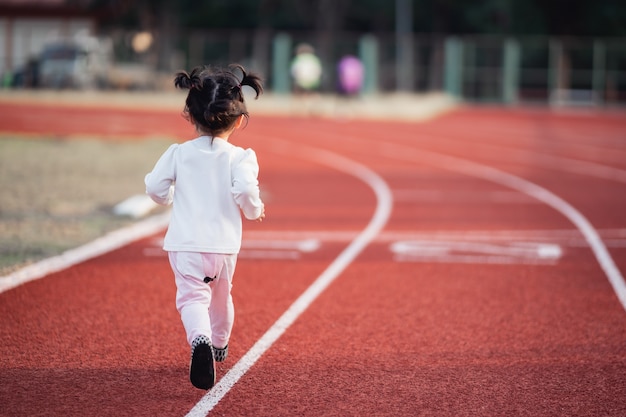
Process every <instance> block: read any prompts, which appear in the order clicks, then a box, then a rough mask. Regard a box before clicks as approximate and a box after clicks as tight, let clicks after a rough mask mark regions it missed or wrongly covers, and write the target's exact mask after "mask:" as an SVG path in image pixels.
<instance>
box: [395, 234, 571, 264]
mask: <svg viewBox="0 0 626 417" xmlns="http://www.w3.org/2000/svg"><path fill="white" fill-rule="evenodd" d="M389 250H390V251H391V252H392V253H393V254H394V260H396V261H399V262H442V263H475V264H478V263H481V264H533V265H555V264H556V261H557V260H558V259H559V258H561V256H562V255H563V250H562V249H561V247H560V246H559V245H556V244H553V243H536V242H497V243H492V242H488V243H486V242H473V241H460V242H459V241H441V240H439V241H437V240H435V241H433V240H401V241H397V242H394V243H392V244H391V245H389Z"/></svg>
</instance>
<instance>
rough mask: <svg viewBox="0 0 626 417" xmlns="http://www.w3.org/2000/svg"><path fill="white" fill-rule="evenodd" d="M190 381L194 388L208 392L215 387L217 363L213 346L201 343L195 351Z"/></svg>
mask: <svg viewBox="0 0 626 417" xmlns="http://www.w3.org/2000/svg"><path fill="white" fill-rule="evenodd" d="M189 379H190V380H191V383H192V384H193V386H194V387H196V388H200V389H204V390H208V389H211V388H212V387H213V385H215V361H214V359H213V352H212V351H211V346H210V345H208V344H206V343H201V344H199V345H198V346H196V348H195V349H194V351H193V356H192V357H191V366H190V369H189Z"/></svg>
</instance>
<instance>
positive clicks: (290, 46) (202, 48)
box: [0, 0, 626, 106]
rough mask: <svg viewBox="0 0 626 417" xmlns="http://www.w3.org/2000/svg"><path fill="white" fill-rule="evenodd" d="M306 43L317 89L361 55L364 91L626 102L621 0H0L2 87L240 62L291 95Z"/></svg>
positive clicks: (157, 82) (331, 86) (136, 78)
mask: <svg viewBox="0 0 626 417" xmlns="http://www.w3.org/2000/svg"><path fill="white" fill-rule="evenodd" d="M303 44H307V45H308V46H309V47H310V48H311V50H312V51H313V53H314V54H315V56H316V57H317V58H318V59H319V63H320V64H321V77H320V79H319V82H318V83H316V84H315V86H314V87H312V88H314V89H315V90H317V91H318V92H320V93H337V92H340V87H341V85H340V84H341V81H342V80H341V79H340V75H339V69H338V65H339V63H340V61H341V60H342V58H345V57H356V58H357V59H358V61H359V62H360V64H361V65H362V70H363V71H362V77H361V78H360V79H358V88H357V89H356V90H352V93H355V94H359V95H371V94H379V93H393V92H403V93H423V92H433V91H436V92H444V93H446V94H449V95H450V96H453V97H455V98H458V99H460V100H464V101H470V102H491V103H506V104H516V103H546V104H574V105H594V106H595V105H598V106H623V105H624V104H626V2H625V1H623V0H595V1H589V0H476V1H472V2H468V1H464V0H205V1H201V0H193V1H192V0H177V1H166V0H126V1H123V0H0V62H1V66H0V73H1V75H2V79H1V80H2V86H3V88H5V89H37V88H46V89H50V88H52V89H103V90H104V89H106V90H166V89H171V88H172V87H171V77H172V72H173V71H177V70H180V69H190V68H192V67H193V66H196V65H200V64H220V65H221V64H228V63H232V62H238V63H241V64H243V65H244V66H246V67H249V68H251V69H253V70H255V71H257V72H260V73H261V74H262V75H263V77H264V78H265V80H266V85H267V87H268V90H270V91H271V92H273V93H276V94H288V93H291V92H292V91H294V79H293V73H292V69H291V65H292V63H293V59H294V57H295V54H296V50H297V48H298V47H299V46H302V45H303ZM344 92H345V91H344Z"/></svg>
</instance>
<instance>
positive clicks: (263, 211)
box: [255, 207, 265, 223]
mask: <svg viewBox="0 0 626 417" xmlns="http://www.w3.org/2000/svg"><path fill="white" fill-rule="evenodd" d="M264 218H265V207H263V209H261V215H260V216H259V217H257V218H256V220H255V221H257V222H259V223H261V222H262V221H263V219H264Z"/></svg>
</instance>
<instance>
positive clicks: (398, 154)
mask: <svg viewBox="0 0 626 417" xmlns="http://www.w3.org/2000/svg"><path fill="white" fill-rule="evenodd" d="M379 154H380V155H384V156H387V157H389V158H393V159H398V160H407V161H413V162H414V161H416V160H420V161H422V163H426V164H429V165H436V166H439V167H442V168H444V169H447V170H450V171H457V172H460V173H463V174H465V175H469V176H472V177H477V178H482V179H485V180H487V181H491V182H494V183H496V184H501V185H503V186H505V187H509V188H513V189H515V190H518V191H520V192H523V193H525V194H528V195H530V196H532V197H534V198H536V199H537V200H539V201H542V202H544V203H545V204H547V205H548V206H550V207H552V208H554V209H555V210H557V211H558V212H560V213H561V214H562V215H564V216H565V217H566V218H567V219H569V220H570V221H571V222H572V223H573V224H574V225H575V226H576V227H577V228H578V230H580V232H581V233H582V234H583V236H584V238H585V240H586V241H587V243H588V244H589V246H590V247H591V250H592V252H593V254H594V255H595V257H596V259H597V260H598V263H599V264H600V267H601V268H602V270H603V271H604V273H605V274H606V276H607V278H608V280H609V282H610V284H611V286H612V287H613V291H615V294H616V295H617V298H618V299H619V301H620V303H621V304H622V307H623V308H624V309H626V283H625V282H624V277H623V276H622V274H621V272H620V271H619V269H618V268H617V265H615V262H614V261H613V258H612V257H611V255H610V254H609V251H608V250H607V248H606V246H605V245H604V243H603V242H602V239H601V238H600V236H599V235H598V232H597V231H596V229H595V228H594V227H593V226H592V225H591V223H590V222H589V220H587V218H586V217H585V216H583V215H582V214H581V213H580V212H579V211H578V210H576V209H575V208H574V207H573V206H572V205H571V204H569V203H568V202H567V201H565V200H563V199H562V198H561V197H559V196H557V195H556V194H554V193H552V192H551V191H548V190H547V189H545V188H543V187H541V186H539V185H537V184H535V183H533V182H530V181H528V180H525V179H523V178H521V177H517V176H515V175H512V174H509V173H508V172H504V171H501V170H499V169H496V168H492V167H490V166H487V165H483V164H480V163H477V162H472V161H469V160H467V159H463V158H458V157H455V156H450V155H444V154H440V153H437V152H431V151H426V150H421V149H415V148H411V147H408V146H401V145H395V144H389V143H385V144H384V146H380V148H379Z"/></svg>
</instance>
